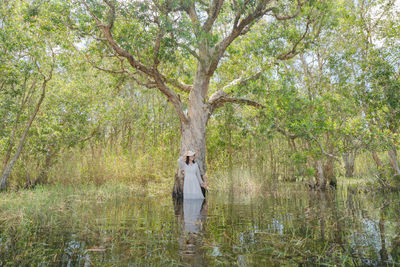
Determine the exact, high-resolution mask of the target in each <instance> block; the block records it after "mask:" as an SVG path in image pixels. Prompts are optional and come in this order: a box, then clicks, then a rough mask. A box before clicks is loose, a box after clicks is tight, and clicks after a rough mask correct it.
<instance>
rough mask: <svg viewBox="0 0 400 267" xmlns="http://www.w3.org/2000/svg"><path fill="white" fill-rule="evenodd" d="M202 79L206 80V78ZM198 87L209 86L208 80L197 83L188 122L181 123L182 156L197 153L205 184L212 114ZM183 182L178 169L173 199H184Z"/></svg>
mask: <svg viewBox="0 0 400 267" xmlns="http://www.w3.org/2000/svg"><path fill="white" fill-rule="evenodd" d="M200 76H202V75H200ZM202 77H203V78H204V77H205V76H202ZM204 79H205V78H204ZM196 86H199V87H202V86H208V79H205V80H203V81H198V82H195V87H194V88H193V90H191V91H190V95H189V106H188V120H187V121H181V148H180V155H181V156H183V155H184V154H185V153H186V151H188V150H192V151H194V152H196V159H195V161H196V162H197V164H198V165H199V168H200V174H201V176H202V177H203V180H204V182H206V177H205V173H206V171H207V166H206V126H207V122H208V118H209V115H210V114H209V113H208V110H207V109H205V105H204V97H205V96H204V95H203V94H202V89H201V88H200V89H198V88H197V87H196ZM183 182H184V181H183V175H182V174H181V173H180V171H179V169H178V170H177V172H176V174H175V182H174V187H173V190H172V196H173V197H178V198H181V197H183Z"/></svg>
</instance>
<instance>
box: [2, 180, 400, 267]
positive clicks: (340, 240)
mask: <svg viewBox="0 0 400 267" xmlns="http://www.w3.org/2000/svg"><path fill="white" fill-rule="evenodd" d="M66 201H67V202H69V203H73V202H74V200H73V198H72V199H66ZM68 207H70V208H68ZM46 216H47V217H48V218H47V219H46V224H45V225H46V226H43V227H42V226H40V224H34V223H33V222H32V225H30V226H29V225H28V226H26V229H27V230H26V232H24V233H20V232H18V235H19V237H18V238H20V239H21V238H22V239H23V240H19V242H18V238H15V239H16V240H14V241H13V240H12V239H13V237H12V233H10V232H8V233H7V234H5V233H3V235H2V236H3V238H2V239H1V240H0V253H1V256H2V257H4V259H3V261H2V262H3V263H7V262H8V264H10V265H43V266H48V265H62V266H206V265H208V266H215V265H217V266H232V265H234V266H282V265H285V266H316V265H318V266H321V265H327V266H329V265H345V266H387V265H388V266H400V198H399V194H398V193H366V192H362V191H360V190H358V189H357V188H356V187H353V188H348V187H345V186H341V187H339V188H338V189H337V190H336V191H331V192H325V193H321V192H310V191H309V190H308V189H307V188H305V187H303V186H300V185H295V184H277V185H273V186H269V187H268V188H266V189H265V190H264V193H261V194H257V196H252V195H249V194H237V193H232V192H231V193H217V192H211V193H210V194H209V195H208V196H207V199H206V200H205V201H203V200H198V201H197V200H190V201H173V200H172V198H171V197H167V196H164V197H146V196H135V195H129V196H116V197H115V199H113V200H112V201H106V202H101V201H98V200H90V199H88V200H87V201H81V200H80V203H78V204H76V203H75V204H74V205H72V204H70V205H69V206H68V205H67V206H66V208H65V209H64V210H63V212H58V213H57V210H54V211H49V213H48V214H47V215H46ZM37 219H38V220H41V219H40V218H37ZM33 220H35V219H33ZM49 220H53V221H54V222H53V221H49ZM8 231H9V230H8ZM22 242H23V243H24V245H21V243H22ZM24 246H25V247H24ZM34 248H35V249H34ZM23 249H29V251H30V252H29V254H28V255H27V254H26V253H25V254H24V253H23V251H21V250H23ZM21 255H23V256H21Z"/></svg>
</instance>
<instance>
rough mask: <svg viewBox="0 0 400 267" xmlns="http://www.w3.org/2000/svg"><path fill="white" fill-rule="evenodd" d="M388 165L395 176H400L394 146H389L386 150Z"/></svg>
mask: <svg viewBox="0 0 400 267" xmlns="http://www.w3.org/2000/svg"><path fill="white" fill-rule="evenodd" d="M388 154H389V157H390V164H391V165H392V168H393V171H394V174H395V175H400V168H399V161H398V160H397V150H396V147H395V146H393V145H392V146H391V147H390V148H389V150H388Z"/></svg>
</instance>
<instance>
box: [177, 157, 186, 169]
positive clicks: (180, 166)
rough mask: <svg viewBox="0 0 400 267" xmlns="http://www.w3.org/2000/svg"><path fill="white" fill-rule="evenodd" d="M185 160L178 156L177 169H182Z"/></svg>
mask: <svg viewBox="0 0 400 267" xmlns="http://www.w3.org/2000/svg"><path fill="white" fill-rule="evenodd" d="M185 164H186V163H185V161H184V160H183V157H179V158H178V166H179V169H182V170H183V169H184V167H185Z"/></svg>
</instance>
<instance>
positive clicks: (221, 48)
mask: <svg viewBox="0 0 400 267" xmlns="http://www.w3.org/2000/svg"><path fill="white" fill-rule="evenodd" d="M270 2H271V0H269V1H261V2H260V3H259V4H258V5H257V7H256V8H255V10H254V11H253V12H252V13H250V14H249V15H248V16H247V17H245V18H243V19H242V20H241V21H240V22H239V20H240V15H241V10H238V12H237V14H236V18H235V20H234V24H233V27H232V31H231V33H230V34H229V35H228V36H226V37H225V38H224V39H222V40H221V41H220V42H219V43H218V44H216V45H215V47H214V51H213V53H212V56H211V64H210V67H209V69H208V74H209V75H212V74H213V73H214V71H215V70H216V68H217V66H218V63H219V60H220V59H221V57H222V56H223V54H224V53H225V51H226V49H227V48H228V46H229V45H230V44H231V43H232V42H233V41H234V40H235V39H236V38H237V37H238V36H239V35H241V33H242V32H243V30H244V29H245V27H246V26H250V24H251V23H253V22H254V21H256V20H257V19H259V18H261V17H262V16H263V15H265V14H266V13H267V12H269V11H271V10H272V9H273V7H270V6H269V5H268V4H269V3H270ZM246 3H247V2H246Z"/></svg>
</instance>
